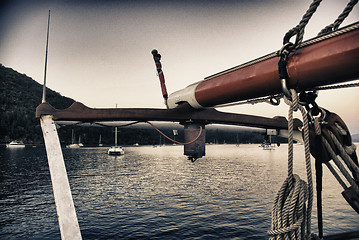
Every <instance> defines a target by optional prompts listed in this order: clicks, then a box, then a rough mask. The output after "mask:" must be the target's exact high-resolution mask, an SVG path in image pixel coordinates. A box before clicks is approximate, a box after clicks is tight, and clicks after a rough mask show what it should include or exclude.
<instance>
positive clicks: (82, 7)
mask: <svg viewBox="0 0 359 240" xmlns="http://www.w3.org/2000/svg"><path fill="white" fill-rule="evenodd" d="M311 2H312V1H310V0H305V1H294V0H268V1H260V0H253V1H250V0H247V1H240V0H238V1H235V0H230V1H227V0H221V1H211V0H198V1H194V0H183V1H169V0H168V1H166V0H157V1H156V0H153V1H145V0H139V1H130V0H127V1H114V0H113V1H109V0H107V1H106V0H103V1H100V0H88V1H80V0H77V1H70V0H47V1H45V0H22V1H21V0H11V1H2V2H1V3H0V63H1V64H3V65H4V66H6V67H10V68H13V69H14V70H16V71H18V72H20V73H24V74H26V75H27V76H29V77H31V78H33V79H34V80H35V81H37V82H39V83H41V84H42V83H43V78H44V59H45V47H46V31H47V18H48V11H49V10H51V20H50V37H49V51H48V67H47V86H48V87H49V88H51V89H52V90H55V91H57V92H59V93H60V94H62V95H63V96H66V97H70V98H72V99H74V100H76V101H79V102H82V103H83V104H85V105H87V106H88V107H93V108H109V107H115V106H116V105H117V107H126V108H127V107H141V108H165V106H164V104H163V99H162V95H161V90H160V85H159V81H158V77H157V74H156V68H155V64H154V62H153V58H152V54H151V51H152V49H158V51H159V53H160V54H161V55H162V60H161V61H162V66H163V71H164V75H165V78H166V84H167V90H168V92H169V94H170V93H172V92H174V91H177V90H180V89H183V88H185V87H186V86H188V85H190V84H192V83H194V82H197V81H200V80H203V79H204V78H205V77H207V76H210V75H212V74H215V73H217V72H220V71H222V70H225V69H228V68H231V67H233V66H236V65H239V64H242V63H245V62H248V61H250V60H253V59H256V58H258V57H261V56H264V55H266V54H268V53H272V52H274V51H276V50H278V49H280V48H281V46H282V39H283V36H284V34H285V33H286V32H287V31H288V30H289V29H291V28H292V27H294V26H296V25H297V24H298V23H299V21H300V19H301V18H302V16H303V14H304V13H305V11H306V10H307V9H308V7H309V5H310V3H311ZM345 5H346V1H342V0H328V1H323V2H322V3H321V5H320V6H319V8H318V10H317V12H316V13H315V14H314V16H313V17H312V19H311V20H310V22H309V24H308V25H307V27H306V30H305V35H304V39H309V38H312V37H315V36H316V35H317V33H318V32H319V31H320V30H321V29H322V28H324V27H325V26H327V25H329V24H330V23H332V22H334V20H335V19H336V18H337V16H338V15H339V14H340V13H341V12H342V10H343V9H344V7H345ZM358 8H359V6H356V7H355V8H354V10H353V11H352V13H351V14H350V15H349V17H348V18H347V19H346V20H345V21H344V22H343V24H342V26H345V25H348V24H351V23H353V22H357V21H359V9H358ZM317 103H318V104H319V106H321V107H324V108H326V109H328V110H330V111H332V112H335V113H337V114H338V115H339V116H341V117H342V118H343V119H344V121H345V122H346V123H347V125H348V126H349V129H350V131H351V133H352V134H354V133H359V121H358V118H359V88H352V89H341V90H331V91H321V92H320V93H319V97H318V100H317ZM218 110H222V111H230V112H236V113H243V114H252V115H261V116H266V117H274V116H279V115H281V116H287V112H288V106H287V105H285V103H284V102H283V101H282V102H281V104H280V106H271V105H269V104H266V103H261V104H255V105H240V106H235V107H227V108H220V109H218ZM295 117H300V115H299V114H297V115H295Z"/></svg>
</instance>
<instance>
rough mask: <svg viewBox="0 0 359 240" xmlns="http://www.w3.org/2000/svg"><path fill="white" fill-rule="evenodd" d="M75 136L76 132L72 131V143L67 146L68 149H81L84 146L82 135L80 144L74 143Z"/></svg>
mask: <svg viewBox="0 0 359 240" xmlns="http://www.w3.org/2000/svg"><path fill="white" fill-rule="evenodd" d="M74 139H75V135H74V130H72V143H71V144H69V145H66V148H80V147H83V146H84V145H83V144H82V143H81V135H80V136H79V143H74Z"/></svg>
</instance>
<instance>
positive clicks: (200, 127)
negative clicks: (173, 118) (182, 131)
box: [146, 122, 203, 145]
mask: <svg viewBox="0 0 359 240" xmlns="http://www.w3.org/2000/svg"><path fill="white" fill-rule="evenodd" d="M146 123H148V124H149V125H150V126H151V127H153V128H154V129H156V130H157V132H159V133H160V134H161V135H162V136H164V137H165V138H167V139H168V140H170V141H172V142H174V143H177V144H181V145H188V144H191V143H194V142H195V141H197V140H198V138H199V137H200V136H201V134H202V130H203V128H202V126H199V133H198V136H197V137H196V138H195V139H193V140H192V141H190V142H186V143H183V142H178V141H176V140H174V139H172V138H170V137H168V136H167V135H166V134H164V133H163V132H161V130H159V129H158V128H157V127H156V126H155V125H153V124H152V123H150V122H146Z"/></svg>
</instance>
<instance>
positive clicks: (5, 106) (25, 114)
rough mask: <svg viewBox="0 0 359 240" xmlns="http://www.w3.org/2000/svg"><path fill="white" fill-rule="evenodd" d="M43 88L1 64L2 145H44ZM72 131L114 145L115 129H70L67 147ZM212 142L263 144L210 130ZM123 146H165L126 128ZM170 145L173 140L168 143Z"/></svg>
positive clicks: (51, 98)
mask: <svg viewBox="0 0 359 240" xmlns="http://www.w3.org/2000/svg"><path fill="white" fill-rule="evenodd" d="M41 98H42V85H41V84H39V83H38V82H36V81H35V80H33V79H32V78H31V77H28V76H26V75H25V74H21V73H19V72H17V71H15V70H13V69H11V68H7V67H5V66H3V65H1V64H0V143H7V142H10V141H12V140H22V141H23V142H25V143H28V144H33V143H43V138H42V132H41V127H40V122H39V120H38V119H36V118H35V109H36V107H37V106H38V105H39V104H40V103H41ZM46 101H47V102H48V103H49V104H51V105H52V106H54V107H55V108H57V109H65V108H67V107H69V106H70V105H71V104H72V103H73V102H74V100H73V99H71V98H67V97H64V96H61V95H60V94H59V93H57V92H55V91H53V90H51V89H49V88H47V90H46ZM72 130H74V132H75V136H76V139H78V138H79V137H81V142H82V143H83V144H85V145H97V144H98V141H99V137H100V135H101V139H102V143H103V144H105V145H111V144H113V142H114V133H113V128H110V127H80V126H67V127H61V128H60V129H58V133H59V137H60V140H61V142H62V143H63V144H69V143H71V135H72ZM172 130H173V129H171V128H168V127H162V128H161V131H163V132H164V133H165V134H166V135H168V136H173V133H172ZM178 134H179V135H178V136H177V137H176V140H178V141H183V129H180V130H178ZM206 138H207V141H208V142H214V143H247V142H252V143H260V142H262V141H263V136H262V135H261V134H260V133H255V132H251V131H243V130H233V129H232V130H226V129H223V130H221V129H214V130H207V131H206ZM118 140H119V144H121V145H132V144H134V143H139V144H140V145H145V144H159V143H160V142H161V143H162V144H163V142H164V141H165V140H164V138H163V137H162V138H160V136H159V134H158V132H157V131H155V130H154V129H150V128H122V129H120V132H119V136H118ZM165 142H166V143H170V142H169V140H166V141H165Z"/></svg>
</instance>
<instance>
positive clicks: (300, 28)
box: [283, 0, 322, 50]
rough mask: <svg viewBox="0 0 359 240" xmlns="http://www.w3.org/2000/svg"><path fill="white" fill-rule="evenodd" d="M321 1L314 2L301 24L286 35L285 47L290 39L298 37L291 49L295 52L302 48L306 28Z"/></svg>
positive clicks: (315, 0)
mask: <svg viewBox="0 0 359 240" xmlns="http://www.w3.org/2000/svg"><path fill="white" fill-rule="evenodd" d="M321 1H322V0H313V2H312V3H311V4H310V6H309V9H308V10H307V11H306V13H305V14H304V16H303V17H302V20H300V22H299V24H298V25H297V26H295V27H294V28H292V29H291V30H289V31H288V32H287V33H286V34H285V36H284V38H283V45H285V44H287V43H289V40H290V38H291V37H293V36H295V35H297V37H296V39H295V43H294V45H293V46H292V47H291V48H292V50H294V49H297V48H298V47H299V46H300V44H301V43H302V41H303V36H304V29H305V26H306V25H307V24H308V22H309V20H310V19H311V17H312V16H313V14H314V13H315V11H316V10H317V8H318V6H319V5H320V3H321Z"/></svg>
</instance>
